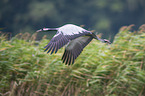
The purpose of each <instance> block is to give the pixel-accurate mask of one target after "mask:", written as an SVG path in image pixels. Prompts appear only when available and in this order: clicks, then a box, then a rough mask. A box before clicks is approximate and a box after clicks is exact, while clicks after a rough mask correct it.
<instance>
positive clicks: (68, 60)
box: [62, 36, 93, 65]
mask: <svg viewBox="0 0 145 96" xmlns="http://www.w3.org/2000/svg"><path fill="white" fill-rule="evenodd" d="M92 39H93V37H92V36H82V37H79V38H76V39H74V40H72V41H71V42H69V44H68V45H67V46H66V48H65V51H64V54H63V56H62V60H63V63H65V64H69V65H70V64H73V63H74V61H75V59H76V58H77V57H78V56H79V55H80V53H81V52H82V51H83V49H84V47H86V46H87V45H88V44H89V43H90V42H91V41H92Z"/></svg>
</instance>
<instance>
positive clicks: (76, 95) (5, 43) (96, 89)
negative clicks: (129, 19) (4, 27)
mask: <svg viewBox="0 0 145 96" xmlns="http://www.w3.org/2000/svg"><path fill="white" fill-rule="evenodd" d="M132 26H133V25H130V26H124V27H122V28H121V29H120V31H119V33H118V34H117V35H116V36H115V39H114V42H113V43H112V44H111V45H107V44H104V43H101V42H99V41H96V40H93V41H92V42H91V43H90V44H89V45H88V46H87V47H86V48H85V49H84V51H83V52H82V54H81V55H80V56H79V57H78V58H77V60H76V62H75V64H74V65H71V66H66V65H65V64H63V63H62V62H61V59H60V58H61V56H62V54H63V48H62V49H60V50H59V51H58V53H57V54H53V55H49V54H46V53H44V49H43V47H44V46H45V45H46V44H47V43H48V42H49V41H48V40H46V39H45V38H46V37H45V36H44V37H43V40H41V41H40V42H37V41H35V39H36V35H37V34H33V35H32V36H30V34H29V33H25V34H22V33H19V34H17V35H16V36H15V37H13V38H12V39H11V40H7V34H2V33H1V36H0V73H1V74H0V95H2V96H7V95H8V96H145V25H142V26H141V27H140V28H139V29H138V30H137V31H134V32H131V31H130V30H131V28H132Z"/></svg>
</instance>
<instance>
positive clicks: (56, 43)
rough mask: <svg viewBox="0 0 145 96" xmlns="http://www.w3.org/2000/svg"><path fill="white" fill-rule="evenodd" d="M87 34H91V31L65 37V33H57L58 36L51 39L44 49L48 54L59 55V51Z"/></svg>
mask: <svg viewBox="0 0 145 96" xmlns="http://www.w3.org/2000/svg"><path fill="white" fill-rule="evenodd" d="M86 34H91V32H90V31H84V32H81V33H79V34H74V35H63V33H62V32H61V31H60V32H57V34H56V35H54V37H53V38H52V39H51V41H50V42H49V43H48V44H47V45H46V46H45V47H44V48H45V51H48V52H47V53H49V52H50V53H51V54H53V53H57V51H58V49H60V48H61V47H63V46H64V45H66V44H67V43H68V42H69V41H71V40H73V39H75V38H78V37H79V36H83V35H86Z"/></svg>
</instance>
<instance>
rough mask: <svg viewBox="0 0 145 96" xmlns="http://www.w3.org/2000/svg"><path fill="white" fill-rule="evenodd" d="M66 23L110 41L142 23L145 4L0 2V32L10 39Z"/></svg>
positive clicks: (124, 0)
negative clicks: (98, 34) (94, 31)
mask: <svg viewBox="0 0 145 96" xmlns="http://www.w3.org/2000/svg"><path fill="white" fill-rule="evenodd" d="M67 23H73V24H76V25H85V27H84V28H86V29H88V30H96V31H97V32H98V33H102V34H103V38H112V39H113V37H114V36H115V34H116V33H117V32H118V30H119V28H120V27H121V26H126V25H130V24H135V25H136V26H135V27H134V29H136V28H138V27H139V26H140V25H142V24H144V23H145V0H0V30H1V31H2V32H10V33H11V34H12V36H14V35H16V34H17V33H19V32H22V33H25V32H29V33H34V32H35V31H36V30H38V29H40V28H43V27H60V26H62V25H64V24H67ZM40 36H41V35H40Z"/></svg>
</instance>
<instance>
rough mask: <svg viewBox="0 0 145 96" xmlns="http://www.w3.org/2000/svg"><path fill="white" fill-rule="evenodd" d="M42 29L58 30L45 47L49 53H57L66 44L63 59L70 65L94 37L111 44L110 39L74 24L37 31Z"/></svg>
mask: <svg viewBox="0 0 145 96" xmlns="http://www.w3.org/2000/svg"><path fill="white" fill-rule="evenodd" d="M40 31H45V32H47V31H57V33H56V34H55V35H54V37H53V38H52V39H51V40H50V42H49V43H48V44H47V45H46V46H45V47H44V48H45V51H47V53H50V54H52V53H57V51H58V49H60V48H61V47H63V46H64V45H66V47H65V51H64V54H63V56H62V61H63V63H65V64H68V65H70V64H74V61H75V59H76V58H77V57H78V56H79V55H80V53H81V52H82V51H83V49H84V47H86V46H87V45H88V44H89V43H90V42H91V41H92V39H93V38H94V39H97V40H99V41H102V42H104V43H108V44H110V41H109V40H106V39H100V38H99V37H98V36H97V35H95V33H93V32H90V31H88V30H86V29H84V28H82V27H79V26H76V25H73V24H66V25H64V26H62V27H59V28H43V29H40V30H38V31H37V32H40Z"/></svg>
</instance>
